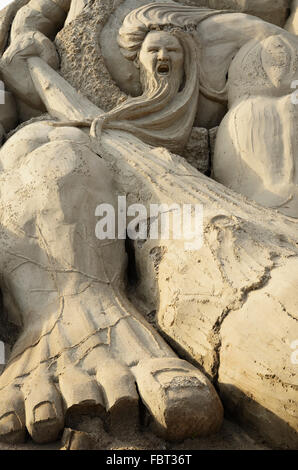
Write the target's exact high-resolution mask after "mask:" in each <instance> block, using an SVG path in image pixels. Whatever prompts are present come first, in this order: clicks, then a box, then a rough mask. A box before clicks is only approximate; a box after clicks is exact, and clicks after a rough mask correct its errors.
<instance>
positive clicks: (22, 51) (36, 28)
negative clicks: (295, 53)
mask: <svg viewBox="0 0 298 470" xmlns="http://www.w3.org/2000/svg"><path fill="white" fill-rule="evenodd" d="M70 3H71V0H30V2H29V3H28V4H27V5H25V6H24V7H22V8H21V9H20V10H19V11H18V13H17V14H16V16H15V19H14V21H13V24H12V28H11V37H10V46H9V47H8V49H7V50H6V51H5V53H4V54H3V56H2V58H1V61H0V70H1V73H2V76H3V79H4V82H5V84H6V87H7V88H8V89H9V90H10V91H12V92H13V93H14V95H15V96H16V97H17V98H18V99H19V100H21V101H22V102H24V103H25V104H26V105H28V106H29V107H31V108H32V109H35V110H38V111H43V110H44V106H43V103H42V101H41V99H40V97H39V95H38V93H37V92H36V89H35V86H34V84H33V82H32V79H31V76H30V73H29V70H28V65H27V59H28V58H29V57H32V56H38V57H40V58H42V59H43V60H44V61H45V62H46V63H47V64H49V65H50V66H51V67H52V68H53V69H57V68H58V66H59V59H58V54H57V52H56V48H55V45H54V44H53V42H52V40H53V39H54V37H55V35H56V33H57V32H58V31H59V29H60V28H61V27H62V26H63V24H64V22H65V19H66V16H67V12H68V10H69V7H70Z"/></svg>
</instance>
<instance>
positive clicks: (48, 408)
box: [34, 402, 57, 423]
mask: <svg viewBox="0 0 298 470" xmlns="http://www.w3.org/2000/svg"><path fill="white" fill-rule="evenodd" d="M56 416H57V415H56V410H55V407H54V405H53V404H52V403H50V402H43V403H40V404H39V405H37V406H36V407H35V408H34V422H35V423H40V422H43V421H51V420H53V419H56Z"/></svg>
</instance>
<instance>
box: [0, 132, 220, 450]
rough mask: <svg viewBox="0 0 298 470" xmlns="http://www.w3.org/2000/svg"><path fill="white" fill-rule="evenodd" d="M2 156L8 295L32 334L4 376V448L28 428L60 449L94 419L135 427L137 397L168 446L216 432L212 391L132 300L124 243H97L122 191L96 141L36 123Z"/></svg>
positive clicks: (0, 388) (0, 405)
mask: <svg viewBox="0 0 298 470" xmlns="http://www.w3.org/2000/svg"><path fill="white" fill-rule="evenodd" d="M0 157H1V162H2V165H3V171H2V173H1V191H2V194H1V232H0V237H1V258H0V265H1V272H2V274H3V294H4V301H5V304H6V308H7V309H8V310H9V313H10V315H11V321H14V322H17V323H19V324H20V325H21V326H22V329H23V332H22V334H21V336H20V338H19V339H18V341H17V343H16V345H15V347H14V349H13V352H12V356H11V358H10V360H9V363H8V365H7V367H6V369H5V371H4V373H3V374H2V375H1V377H0V398H1V399H0V436H1V438H2V440H7V441H10V442H17V441H19V440H22V439H23V438H24V435H25V429H26V428H27V430H28V431H29V433H30V434H31V436H32V438H33V439H34V440H35V441H36V442H41V443H42V442H49V441H52V440H55V439H57V437H58V436H59V434H60V432H61V431H62V430H63V428H64V425H65V424H66V425H67V426H77V425H78V424H80V420H81V418H82V416H84V415H86V414H87V415H96V416H99V417H101V418H103V419H104V420H106V421H107V423H109V425H110V427H111V428H112V429H115V428H117V426H121V424H122V425H123V421H125V425H128V427H129V426H136V425H137V422H138V400H139V395H138V394H140V396H141V398H142V400H143V402H144V404H145V405H146V407H147V408H148V410H149V412H150V413H151V415H152V417H153V422H154V426H155V430H156V432H157V433H158V434H159V435H161V436H163V437H165V438H167V439H183V438H186V437H188V436H195V435H204V434H208V433H210V432H215V431H216V430H217V429H218V428H219V426H220V424H221V421H222V415H223V410H222V405H221V403H220V401H219V399H218V396H217V394H216V392H215V390H214V389H213V386H212V385H211V383H210V382H209V381H208V379H207V378H206V377H205V376H204V375H203V374H202V373H201V372H199V371H198V370H197V369H196V368H195V367H193V366H192V365H190V364H188V363H187V362H185V361H183V360H181V359H179V358H178V357H177V356H176V355H175V354H174V352H173V351H172V350H171V349H170V348H169V346H168V345H167V344H166V343H165V342H164V341H163V340H162V339H161V338H160V337H159V335H158V334H157V333H156V332H155V331H154V330H153V329H152V328H151V327H150V326H149V325H148V324H147V323H146V322H145V321H144V319H143V317H142V316H141V315H140V314H139V313H138V312H137V311H136V309H135V308H134V307H133V306H132V305H131V304H130V303H129V302H128V300H127V299H126V298H125V295H124V293H123V292H124V286H123V283H124V280H123V278H124V268H125V264H126V255H125V250H124V244H123V241H118V240H110V241H107V240H106V241H104V242H102V241H99V240H97V239H96V237H95V223H96V219H95V209H96V207H97V205H98V204H100V203H102V202H104V203H111V204H113V205H114V204H115V203H114V192H115V191H116V188H115V187H114V185H113V182H112V181H111V178H110V174H109V172H108V170H107V168H106V165H105V164H104V162H103V160H102V159H101V158H100V157H98V156H97V155H96V154H95V153H94V152H93V151H92V149H91V146H90V140H89V137H88V136H87V135H86V134H84V133H83V132H82V131H80V130H77V129H72V128H53V127H51V126H50V125H48V124H47V123H38V124H33V125H31V126H27V127H25V128H24V129H22V130H21V131H19V132H18V133H17V134H15V135H14V136H13V137H12V138H11V139H10V140H9V141H8V142H7V143H6V145H5V146H4V147H3V148H2V150H1V153H0ZM135 384H137V389H136V385H135ZM137 390H138V393H137ZM106 413H107V414H106Z"/></svg>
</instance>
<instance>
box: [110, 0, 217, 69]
mask: <svg viewBox="0 0 298 470" xmlns="http://www.w3.org/2000/svg"><path fill="white" fill-rule="evenodd" d="M225 12H226V11H223V13H225ZM218 13H222V11H220V10H210V9H207V8H200V7H192V6H185V5H179V4H178V3H174V2H173V3H149V4H148V5H145V6H143V7H140V8H137V9H136V10H133V11H132V12H131V13H129V14H128V15H127V16H126V18H125V19H124V21H123V24H122V26H121V28H120V30H119V34H118V44H119V46H120V49H121V52H122V54H123V55H124V57H125V58H126V59H128V60H131V61H133V60H135V58H136V57H137V54H138V52H139V50H140V48H141V46H142V43H143V41H144V39H145V37H146V35H147V34H148V33H149V32H150V31H154V30H166V31H171V30H173V29H177V28H179V29H183V30H184V31H186V32H191V31H193V30H195V29H196V27H197V25H198V24H199V23H200V22H201V21H203V20H205V19H206V18H209V17H210V16H213V15H217V14H218Z"/></svg>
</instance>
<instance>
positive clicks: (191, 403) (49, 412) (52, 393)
mask: <svg viewBox="0 0 298 470" xmlns="http://www.w3.org/2000/svg"><path fill="white" fill-rule="evenodd" d="M89 296H90V292H89ZM86 299H87V297H86ZM82 303H84V302H83V301H82ZM82 303H81V305H82ZM81 305H80V304H79V305H78V306H75V305H73V304H71V303H69V304H66V305H65V314H64V315H63V318H61V319H60V320H59V321H58V322H57V323H56V324H55V326H54V327H53V328H52V329H51V331H49V332H48V333H46V334H45V335H44V336H41V338H40V340H39V341H38V342H37V344H35V345H32V347H29V348H27V349H26V350H25V351H24V352H23V353H22V354H16V355H15V356H14V355H13V358H12V360H11V361H10V362H9V364H8V366H7V368H6V370H5V372H4V373H3V374H2V376H1V378H0V396H1V405H0V436H1V437H0V439H1V440H3V441H5V442H9V443H18V442H22V441H23V440H24V439H25V436H26V430H27V431H28V433H29V434H30V435H31V437H32V438H33V440H34V441H35V442H38V443H46V442H51V441H55V440H56V439H58V438H59V436H60V435H61V432H62V431H63V429H64V427H74V428H77V429H79V428H80V422H81V421H83V420H84V419H85V417H86V416H88V417H94V416H97V417H99V418H101V420H102V421H103V422H104V425H105V427H106V428H107V429H108V430H109V431H110V432H112V433H116V435H117V432H118V429H123V426H126V427H127V429H137V427H138V425H139V405H140V403H139V398H141V400H142V402H143V404H144V405H145V407H146V408H147V410H148V411H149V413H150V415H151V417H152V426H153V430H154V431H155V433H156V434H157V435H159V436H161V437H164V438H165V439H167V440H182V439H185V438H188V437H194V436H204V435H208V434H211V433H213V432H216V431H217V430H218V429H219V427H220V425H221V422H222V417H223V409H222V405H221V403H220V400H219V398H218V396H217V394H216V392H215V390H214V388H213V386H212V385H211V383H210V382H209V380H208V379H207V378H206V377H205V376H204V375H203V374H202V373H201V372H200V371H199V370H197V369H196V368H195V367H194V366H192V365H190V364H188V363H187V362H186V361H183V360H181V359H179V358H178V357H176V356H175V354H174V353H173V352H172V351H171V350H170V349H169V347H168V346H167V345H166V344H165V343H163V341H162V340H161V339H160V338H158V336H157V335H156V333H155V332H154V331H153V330H151V329H150V328H149V327H148V326H147V325H145V324H144V323H143V321H142V320H141V319H138V318H137V317H136V316H135V315H133V314H129V313H128V312H127V313H126V315H125V316H123V312H122V311H120V310H121V309H120V308H119V319H118V321H115V322H114V324H113V325H110V326H109V327H104V326H103V327H102V330H101V328H100V326H99V325H100V323H101V322H102V320H101V319H100V318H101V315H102V318H104V317H103V313H102V310H101V308H102V305H101V306H100V305H98V309H97V311H96V310H94V311H93V312H90V311H89V308H90V302H89V303H88V301H87V302H86V307H85V310H81ZM75 307H76V308H75ZM110 308H111V309H112V310H113V309H114V310H116V309H117V303H116V302H115V304H114V305H113V306H112V305H110ZM68 309H69V313H68ZM108 311H109V307H108V306H107V308H106V316H109V315H108ZM114 314H115V312H114ZM71 316H72V325H70V327H69V328H67V324H68V323H69V320H70V317H71ZM105 321H106V318H105V320H104V322H105ZM104 322H102V323H104ZM84 323H85V325H86V324H88V323H89V325H88V328H90V331H89V335H86V334H85V333H86V332H84V331H83V328H82V326H83V325H84ZM91 323H93V328H94V326H97V327H96V328H95V329H91ZM74 324H77V327H78V328H79V329H80V330H81V334H82V336H81V341H77V338H76V339H75V341H74V343H75V344H70V342H71V338H72V329H73V327H74ZM25 336H26V335H25ZM23 337H24V336H23ZM17 346H18V345H17ZM94 431H95V432H96V430H94Z"/></svg>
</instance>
